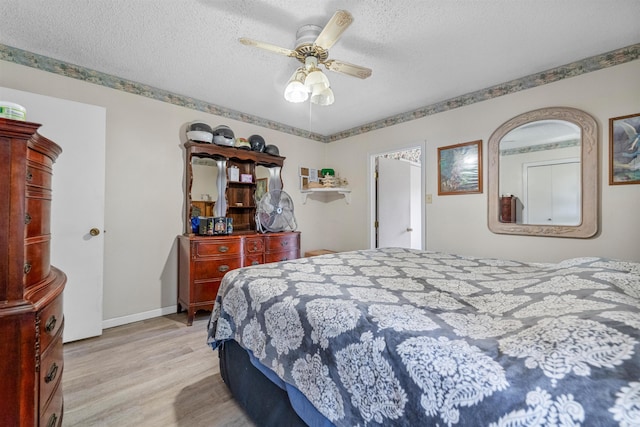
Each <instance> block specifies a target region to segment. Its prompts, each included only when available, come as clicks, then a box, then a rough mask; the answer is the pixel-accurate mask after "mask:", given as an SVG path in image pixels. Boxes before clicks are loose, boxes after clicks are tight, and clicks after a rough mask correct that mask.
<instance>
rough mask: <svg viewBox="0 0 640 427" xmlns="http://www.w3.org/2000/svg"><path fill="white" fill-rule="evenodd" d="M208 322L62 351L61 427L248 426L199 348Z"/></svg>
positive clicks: (180, 319)
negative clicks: (62, 395) (62, 410)
mask: <svg viewBox="0 0 640 427" xmlns="http://www.w3.org/2000/svg"><path fill="white" fill-rule="evenodd" d="M208 317H209V316H208V314H207V313H202V314H198V315H197V316H196V319H195V321H194V322H193V326H190V327H188V326H186V315H185V314H181V315H169V316H163V317H158V318H154V319H150V320H145V321H142V322H136V323H132V324H129V325H124V326H119V327H115V328H110V329H106V330H104V332H103V335H102V336H100V337H97V338H90V339H87V340H82V341H77V342H72V343H68V344H65V345H64V358H65V361H64V375H63V377H62V385H63V392H64V416H63V423H62V425H63V427H72V426H82V427H87V426H91V427H97V426H99V427H102V426H104V427H111V426H118V427H127V426H137V427H139V426H158V427H171V426H180V427H182V426H189V427H200V426H203V427H205V426H206V427H218V426H230V427H240V426H254V424H253V423H252V422H251V421H250V420H249V418H248V417H247V416H246V415H245V413H244V412H243V410H242V409H241V408H240V407H239V406H238V404H237V403H236V402H235V401H234V400H233V398H232V397H231V394H230V392H229V390H228V389H227V386H226V385H225V384H224V383H223V381H222V378H221V377H220V370H219V366H218V353H217V351H215V352H214V351H213V350H211V347H209V346H207V345H206V339H207V332H206V325H207V320H208Z"/></svg>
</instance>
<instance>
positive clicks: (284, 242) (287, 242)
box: [280, 240, 289, 246]
mask: <svg viewBox="0 0 640 427" xmlns="http://www.w3.org/2000/svg"><path fill="white" fill-rule="evenodd" d="M280 246H289V241H288V240H281V241H280Z"/></svg>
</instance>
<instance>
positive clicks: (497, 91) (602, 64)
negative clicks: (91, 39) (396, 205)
mask: <svg viewBox="0 0 640 427" xmlns="http://www.w3.org/2000/svg"><path fill="white" fill-rule="evenodd" d="M639 58H640V43H637V44H634V45H631V46H627V47H623V48H620V49H616V50H613V51H610V52H606V53H603V54H600V55H596V56H593V57H590V58H586V59H582V60H579V61H576V62H572V63H570V64H566V65H563V66H560V67H557V68H552V69H550V70H546V71H542V72H540V73H535V74H531V75H529V76H526V77H522V78H518V79H515V80H511V81H509V82H505V83H501V84H498V85H495V86H491V87H488V88H485V89H481V90H478V91H476V92H471V93H468V94H465V95H461V96H458V97H455V98H451V99H447V100H445V101H441V102H438V103H435V104H432V105H427V106H425V107H421V108H418V109H416V110H413V111H408V112H406V113H401V114H397V115H394V116H391V117H387V118H385V119H381V120H377V121H374V122H371V123H367V124H364V125H361V126H357V127H354V128H351V129H348V130H345V131H342V132H338V133H335V134H332V135H321V134H318V133H310V132H309V131H307V130H303V129H300V128H296V127H292V126H288V125H285V124H282V123H279V122H275V121H272V120H268V119H265V118H262V117H258V116H253V115H250V114H245V113H242V112H240V111H235V110H231V109H229V108H225V107H221V106H219V105H215V104H211V103H209V102H205V101H202V100H199V99H194V98H191V97H188V96H183V95H179V94H176V93H172V92H168V91H166V90H162V89H158V88H155V87H152V86H148V85H144V84H141V83H137V82H134V81H131V80H126V79H123V78H120V77H117V76H112V75H110V74H105V73H101V72H99V71H95V70H91V69H88V68H84V67H81V66H78V65H74V64H70V63H67V62H63V61H59V60H56V59H53V58H49V57H46V56H42V55H38V54H36V53H32V52H29V51H25V50H22V49H18V48H15V47H11V46H7V45H4V44H0V60H3V61H7V62H13V63H16V64H20V65H25V66H27V67H31V68H36V69H39V70H43V71H47V72H50V73H54V74H59V75H62V76H65V77H70V78H73V79H77V80H82V81H85V82H89V83H94V84H97V85H101V86H105V87H108V88H112V89H116V90H120V91H123V92H127V93H131V94H135V95H140V96H145V97H147V98H151V99H155V100H158V101H162V102H167V103H170V104H174V105H178V106H181V107H185V108H190V109H192V110H197V111H202V112H205V113H209V114H213V115H216V116H220V117H225V118H228V119H232V120H237V121H240V122H245V123H250V124H253V125H256V126H261V127H264V128H267V129H273V130H277V131H279V132H284V133H287V134H290V135H295V136H299V137H303V138H307V139H311V140H314V141H320V142H325V143H329V142H334V141H338V140H341V139H345V138H349V137H352V136H355V135H360V134H364V133H367V132H371V131H373V130H377V129H382V128H385V127H388V126H394V125H397V124H400V123H405V122H408V121H412V120H416V119H420V118H423V117H426V116H430V115H433V114H438V113H442V112H445V111H449V110H453V109H456V108H460V107H463V106H466V105H470V104H475V103H477V102H482V101H487V100H489V99H493V98H497V97H500V96H503V95H509V94H512V93H516V92H519V91H522V90H526V89H531V88H534V87H537V86H542V85H545V84H548V83H553V82H557V81H560V80H563V79H567V78H570V77H575V76H579V75H581V74H586V73H590V72H592V71H597V70H601V69H604V68H608V67H613V66H615V65H620V64H624V63H627V62H630V61H633V60H636V59H639Z"/></svg>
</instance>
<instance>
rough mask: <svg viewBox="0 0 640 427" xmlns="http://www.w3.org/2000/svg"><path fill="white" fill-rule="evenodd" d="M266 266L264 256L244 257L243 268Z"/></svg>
mask: <svg viewBox="0 0 640 427" xmlns="http://www.w3.org/2000/svg"><path fill="white" fill-rule="evenodd" d="M258 264H264V254H252V255H245V256H244V263H243V264H242V266H243V267H248V266H251V265H258Z"/></svg>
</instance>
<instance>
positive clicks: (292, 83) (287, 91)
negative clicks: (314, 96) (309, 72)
mask: <svg viewBox="0 0 640 427" xmlns="http://www.w3.org/2000/svg"><path fill="white" fill-rule="evenodd" d="M305 78H306V72H305V70H304V68H302V67H300V68H298V69H297V70H296V71H294V72H293V75H292V76H291V78H290V79H289V82H288V83H287V86H286V87H285V88H284V99H286V100H287V101H289V102H296V103H298V102H304V101H306V100H307V99H308V98H309V89H308V88H307V87H306V86H305V84H304V82H305Z"/></svg>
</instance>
